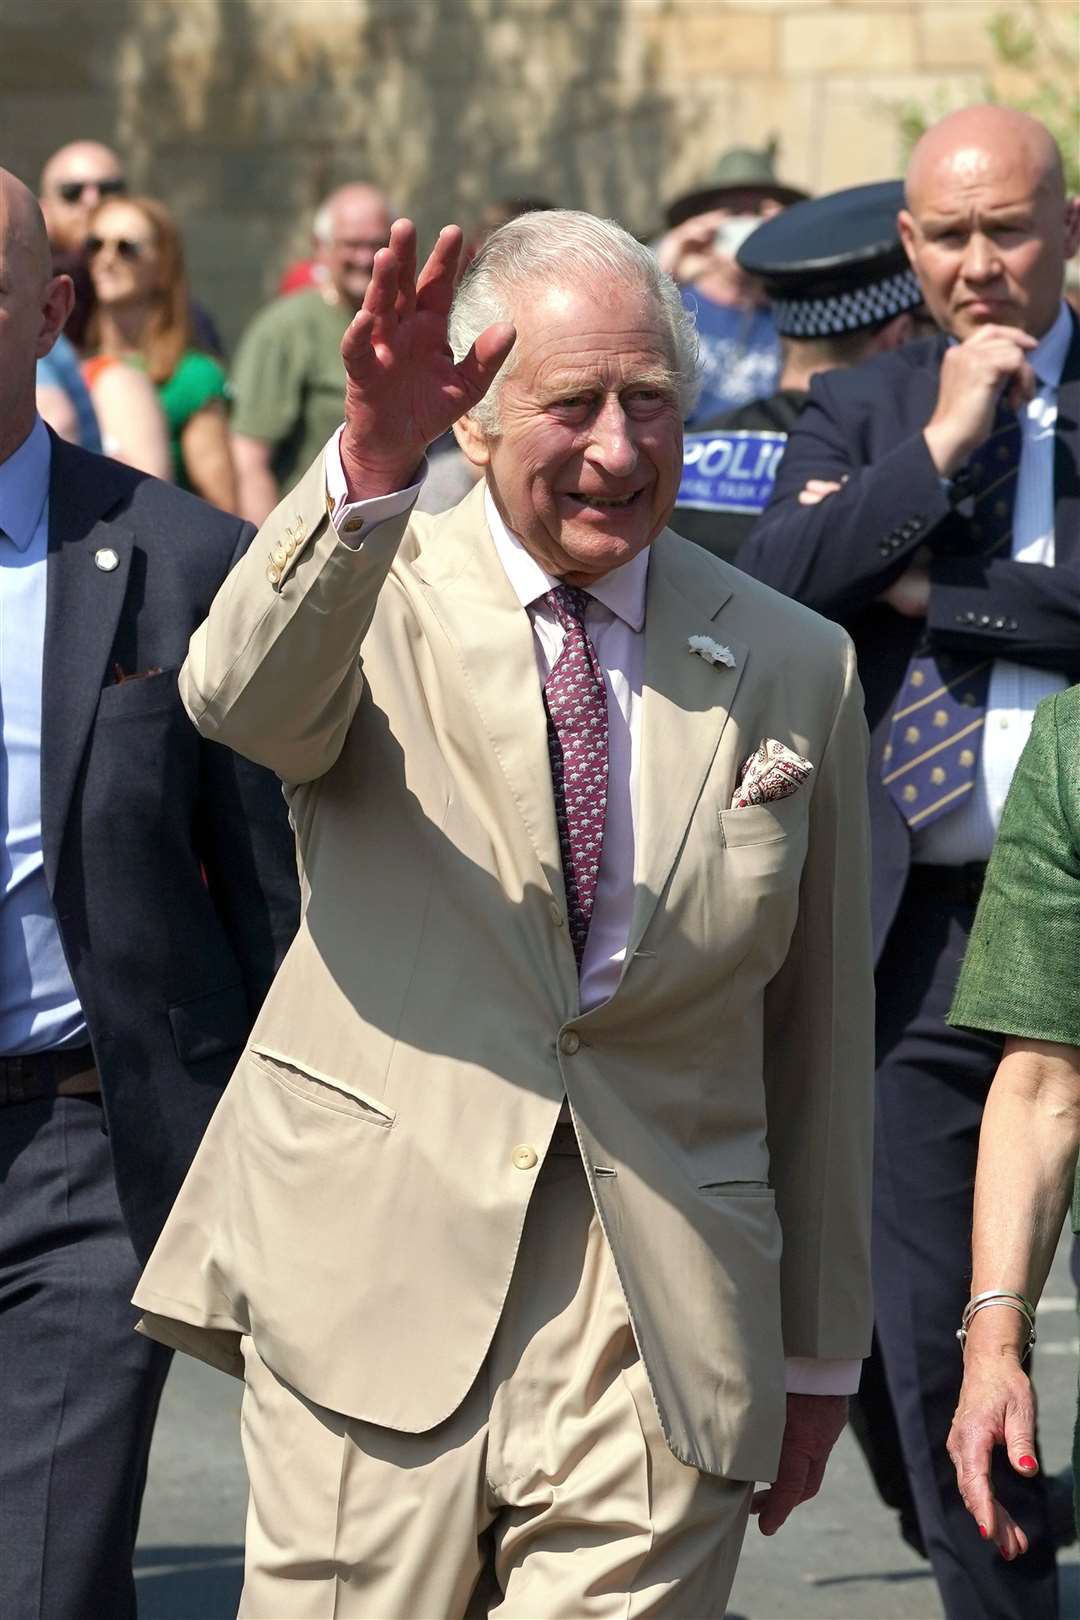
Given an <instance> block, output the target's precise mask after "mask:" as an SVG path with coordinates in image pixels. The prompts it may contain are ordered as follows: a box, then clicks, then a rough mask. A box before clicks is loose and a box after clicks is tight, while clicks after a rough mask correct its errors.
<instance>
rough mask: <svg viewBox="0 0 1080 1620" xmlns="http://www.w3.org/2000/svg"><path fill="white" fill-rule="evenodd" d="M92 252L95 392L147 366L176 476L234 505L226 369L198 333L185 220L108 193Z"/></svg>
mask: <svg viewBox="0 0 1080 1620" xmlns="http://www.w3.org/2000/svg"><path fill="white" fill-rule="evenodd" d="M86 250H87V256H88V259H89V263H90V274H91V277H92V279H93V283H94V293H95V296H96V308H95V310H94V313H93V315H92V316H91V318H90V322H89V326H88V329H87V347H88V350H89V352H90V353H91V354H93V355H94V358H93V359H91V360H89V361H87V362H86V365H85V368H84V369H85V372H86V375H87V380H88V382H89V383H90V386H91V391H92V392H96V391H97V388H98V387H99V386H100V384H101V383H102V381H103V380H104V374H105V373H107V371H108V369H109V368H110V367H111V366H114V365H116V364H117V363H118V362H127V363H128V364H129V365H133V366H136V367H138V368H140V369H142V370H143V371H145V373H146V375H147V376H148V377H149V379H150V381H151V382H152V383H153V384H154V387H155V388H156V390H157V396H158V399H159V400H160V402H161V407H162V410H163V411H164V413H165V419H166V423H167V426H168V434H169V442H170V446H171V452H172V464H173V467H172V475H173V479H174V481H175V482H176V483H177V484H179V485H180V487H181V488H182V489H190V490H194V492H195V493H196V494H198V495H202V496H203V497H204V498H205V499H206V500H208V501H212V502H213V503H214V505H215V506H220V507H223V508H224V509H225V510H226V511H234V510H235V507H236V476H235V472H234V470H233V463H232V454H231V451H230V449H229V437H228V423H227V417H226V399H227V393H228V390H227V385H226V379H225V371H224V368H223V367H222V365H221V363H220V361H218V360H217V359H215V358H214V357H213V356H212V355H209V354H205V353H203V352H202V351H201V350H200V349H198V348H197V347H196V346H195V343H194V340H193V337H192V329H191V313H190V310H191V301H190V294H189V290H188V281H187V275H186V273H185V270H184V255H183V247H182V244H181V241H180V232H179V230H178V229H177V226H176V222H175V221H174V219H173V218H172V215H171V214H170V213H169V211H168V209H167V208H166V207H165V206H164V204H162V203H160V202H158V201H157V200H156V199H154V198H152V197H113V198H109V199H108V200H107V201H106V202H103V203H102V204H101V205H100V206H99V207H98V209H97V210H96V211H95V213H94V215H93V217H92V219H91V221H90V235H89V237H88V238H87V243H86ZM106 432H107V428H106Z"/></svg>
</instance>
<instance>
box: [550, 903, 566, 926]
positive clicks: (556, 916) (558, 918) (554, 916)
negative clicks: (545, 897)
mask: <svg viewBox="0 0 1080 1620" xmlns="http://www.w3.org/2000/svg"><path fill="white" fill-rule="evenodd" d="M550 909H551V920H552V922H553V923H554V924H555V926H556V928H561V927H562V926H563V922H564V919H563V914H562V911H561V910H560V908H559V902H558V901H557V900H553V901H552V902H551V908H550Z"/></svg>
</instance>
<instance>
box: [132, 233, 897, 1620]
mask: <svg viewBox="0 0 1080 1620" xmlns="http://www.w3.org/2000/svg"><path fill="white" fill-rule="evenodd" d="M460 242H461V238H460V233H459V232H458V231H457V230H456V228H448V229H446V230H444V231H443V232H442V234H441V236H440V238H439V240H438V243H437V244H436V246H435V248H434V250H433V252H432V254H431V256H430V258H429V259H428V261H427V263H426V265H425V266H424V268H423V271H422V272H421V274H420V276H419V278H417V277H416V274H415V234H414V232H413V229H412V226H411V225H410V224H409V223H408V222H407V221H399V222H398V223H397V224H396V225H395V226H394V229H393V233H392V238H391V243H390V246H389V247H388V248H387V249H385V250H383V251H382V252H380V253H379V254H378V256H377V258H376V261H375V268H374V274H373V277H372V282H371V286H370V287H369V289H368V293H367V295H366V297H365V300H364V305H363V308H362V309H361V310H360V312H359V313H358V315H357V317H356V319H355V320H354V321H353V323H352V325H351V327H350V329H349V332H348V334H347V336H346V338H345V341H344V344H343V354H344V358H345V364H346V369H347V372H348V379H349V380H348V390H347V398H346V413H345V416H346V419H345V426H344V428H343V429H342V431H341V433H340V435H339V436H338V437H337V438H336V439H335V441H333V442H332V443H331V445H330V446H328V448H327V451H326V453H325V456H324V457H323V458H320V459H319V461H318V462H317V463H316V464H315V465H314V466H313V467H312V469H311V471H310V472H309V473H308V474H307V476H306V478H305V479H304V480H303V481H302V482H301V484H300V485H299V486H298V488H297V489H296V491H295V492H294V493H293V495H292V496H290V497H289V499H288V500H287V501H286V502H285V503H284V504H283V505H282V506H280V507H279V508H278V509H277V511H276V513H275V514H274V515H273V516H272V518H271V519H270V520H269V521H268V523H267V525H266V527H265V529H264V530H263V532H262V535H261V537H260V539H259V540H258V541H257V542H256V543H255V544H254V545H253V548H252V551H251V553H250V554H249V556H248V558H247V559H246V560H245V561H244V562H242V563H241V564H240V566H239V567H238V568H237V569H236V570H235V572H234V573H233V575H232V576H231V577H230V579H229V581H228V583H227V585H226V586H225V587H224V589H223V590H222V591H221V593H220V594H219V596H218V598H217V600H216V602H215V603H214V606H213V608H212V610H211V614H210V617H209V619H208V621H207V623H206V624H205V625H204V626H203V628H202V629H201V630H200V631H199V632H198V633H197V635H196V636H195V638H194V640H193V642H192V646H191V652H190V656H189V659H188V662H187V665H186V667H185V673H184V676H183V681H182V685H183V691H184V694H185V700H186V702H187V704H188V707H189V710H190V712H191V714H192V717H193V718H194V720H195V723H196V724H197V726H198V727H199V728H200V730H201V731H203V732H204V733H205V734H206V735H209V736H213V737H214V738H216V739H218V740H220V741H223V742H226V743H228V744H230V745H231V746H232V747H234V748H236V749H238V750H239V751H240V752H242V753H244V754H246V755H248V756H249V757H251V758H253V759H257V760H260V761H262V762H264V763H266V764H268V765H270V766H272V767H273V769H274V770H276V771H277V772H278V773H279V775H280V776H281V777H282V778H283V780H284V781H285V783H286V787H287V791H288V794H289V798H290V802H291V808H292V817H293V822H294V825H295V828H296V835H297V842H298V849H299V859H300V863H301V871H302V878H303V891H304V896H305V911H304V917H303V921H302V925H301V931H300V935H299V937H298V939H297V942H296V945H295V947H294V948H293V950H292V952H291V954H290V956H289V958H288V959H287V961H286V963H285V965H284V967H283V968H282V970H281V973H280V975H279V977H278V979H277V981H276V983H275V985H274V987H273V988H272V990H271V992H270V996H269V998H268V1000H267V1002H266V1004H265V1007H264V1009H263V1012H262V1015H261V1017H260V1019H259V1022H258V1025H257V1027H256V1029H255V1031H254V1032H253V1035H252V1038H251V1041H250V1043H249V1046H248V1049H247V1051H246V1053H245V1056H244V1058H243V1059H242V1061H241V1063H240V1065H239V1067H238V1069H237V1070H236V1073H235V1074H234V1076H233V1079H232V1082H231V1084H230V1086H229V1089H228V1092H227V1094H226V1096H225V1098H224V1100H223V1102H222V1104H221V1106H220V1107H219V1109H218V1111H217V1114H216V1116H215V1119H214V1122H213V1124H212V1126H211V1130H210V1133H209V1135H208V1136H207V1138H206V1142H205V1145H204V1147H203V1149H202V1151H201V1153H200V1155H199V1158H198V1160H197V1162H196V1164H195V1166H194V1168H193V1170H192V1173H191V1175H190V1177H189V1179H188V1182H187V1184H186V1186H185V1188H184V1190H183V1192H182V1193H181V1196H180V1199H179V1202H178V1203H177V1205H176V1207H175V1209H174V1211H173V1214H172V1217H171V1220H170V1222H169V1225H168V1228H167V1230H166V1232H165V1234H164V1236H163V1238H162V1240H161V1242H160V1244H159V1246H158V1248H157V1250H156V1251H155V1254H154V1256H153V1257H152V1259H151V1262H150V1265H149V1267H148V1269H147V1271H146V1273H145V1275H144V1278H143V1281H142V1284H141V1285H140V1289H139V1293H138V1304H139V1305H140V1306H141V1307H142V1308H143V1310H144V1311H145V1313H146V1316H145V1322H144V1325H145V1328H146V1330H147V1331H149V1332H150V1333H152V1334H153V1335H155V1336H157V1337H160V1338H163V1339H164V1340H165V1341H166V1342H168V1343H172V1344H175V1345H179V1346H181V1347H183V1348H185V1349H188V1350H191V1351H193V1352H194V1353H195V1354H197V1355H201V1356H203V1357H204V1358H205V1359H207V1360H209V1361H212V1362H215V1363H216V1364H218V1365H220V1366H222V1367H224V1368H226V1369H228V1370H230V1371H233V1372H237V1373H240V1374H242V1376H243V1377H244V1378H245V1380H246V1386H247V1387H246V1393H245V1408H244V1425H243V1427H244V1443H245V1448H246V1457H247V1463H248V1469H249V1473H250V1477H251V1489H252V1504H251V1514H250V1518H249V1540H248V1552H247V1570H246V1583H245V1590H244V1598H243V1603H242V1611H241V1612H242V1613H243V1614H244V1615H247V1616H259V1617H269V1616H274V1615H282V1614H289V1615H292V1616H301V1615H304V1616H307V1615H311V1616H314V1615H327V1614H329V1613H331V1612H333V1613H334V1614H336V1615H338V1616H357V1617H359V1616H366V1617H369V1620H375V1617H378V1620H391V1617H400V1620H415V1617H416V1616H418V1615H429V1616H434V1615H438V1616H445V1617H456V1616H464V1615H465V1614H467V1613H468V1614H471V1615H476V1614H481V1613H482V1614H498V1615H501V1616H511V1615H522V1614H528V1615H529V1616H531V1617H534V1620H545V1617H549V1616H550V1617H554V1616H556V1615H560V1616H569V1615H572V1616H575V1617H576V1620H580V1617H583V1616H588V1617H594V1616H595V1617H608V1616H612V1617H613V1616H616V1615H619V1616H628V1615H634V1616H645V1615H649V1616H655V1615H671V1616H674V1615H680V1616H685V1615H687V1614H694V1615H699V1616H706V1615H715V1616H720V1615H722V1614H723V1612H724V1608H725V1602H726V1597H727V1594H728V1592H729V1590H730V1586H731V1581H732V1577H733V1573H734V1568H735V1563H736V1559H737V1556H738V1551H739V1547H740V1544H741V1541H742V1537H743V1533H744V1530H745V1525H746V1516H747V1512H748V1510H749V1509H750V1508H751V1506H752V1505H753V1506H754V1507H755V1508H756V1510H757V1511H758V1512H759V1515H760V1521H759V1522H760V1524H761V1528H762V1529H763V1530H764V1531H766V1532H767V1533H771V1532H772V1531H774V1530H776V1529H777V1528H778V1527H779V1525H780V1524H781V1523H782V1522H783V1520H784V1518H785V1517H786V1516H787V1514H788V1512H790V1510H791V1509H792V1507H794V1506H795V1505H796V1504H797V1503H798V1502H800V1501H802V1500H803V1499H805V1498H806V1497H808V1496H811V1495H813V1493H814V1492H815V1490H816V1489H817V1487H818V1484H819V1483H820V1480H821V1476H822V1473H823V1471H824V1467H825V1463H826V1459H827V1457H828V1453H829V1450H830V1448H831V1446H832V1444H833V1442H834V1440H835V1438H836V1435H837V1433H838V1432H839V1430H840V1428H841V1426H842V1424H843V1420H844V1414H845V1406H846V1401H845V1395H846V1392H847V1391H849V1390H851V1389H853V1388H854V1387H855V1383H856V1381H857V1375H858V1360H859V1358H860V1357H861V1356H862V1355H863V1354H864V1353H865V1351H866V1349H867V1344H868V1338H869V1318H870V1300H869V1287H868V1270H867V1175H868V1169H867V1164H868V1149H869V1110H870V1102H869V1096H870V1072H871V1064H872V1052H871V1041H870V997H871V986H870V977H869V950H868V920H867V885H866V855H865V852H866V826H865V793H864V788H863V780H862V773H863V770H864V763H865V746H864V745H865V736H864V725H863V720H862V707H861V696H860V692H859V687H858V683H857V681H856V678H855V675H854V670H853V662H852V651H851V647H850V644H849V642H848V640H847V638H846V636H845V635H844V634H843V632H842V631H839V630H837V629H836V628H834V627H832V626H830V625H828V624H826V623H824V622H823V621H822V620H821V619H819V618H817V617H815V616H814V615H813V614H811V613H809V612H807V611H806V610H805V609H803V608H801V607H798V606H796V605H795V604H793V603H791V602H788V601H785V600H784V599H782V598H781V597H779V596H777V595H775V594H773V592H771V591H770V590H768V589H767V588H764V587H762V586H760V585H758V584H755V583H754V582H752V581H750V580H747V579H744V578H743V577H742V576H741V575H739V574H737V573H735V572H734V571H733V570H732V569H730V568H729V567H727V566H726V565H724V564H723V563H720V562H718V561H716V560H715V559H714V558H712V557H710V556H708V555H707V554H705V553H704V552H701V551H699V550H698V549H697V548H696V547H694V546H692V545H691V544H690V543H688V542H684V541H683V540H681V539H679V538H678V537H677V536H675V535H673V534H672V533H670V532H669V531H667V530H665V528H664V525H665V523H666V521H667V518H668V514H669V513H670V511H671V508H672V504H673V502H674V499H675V493H676V490H677V487H678V482H679V472H680V464H681V432H680V422H681V420H682V417H683V415H684V413H685V409H686V406H687V403H688V399H689V397H690V396H691V393H692V389H693V381H694V355H693V337H692V333H691V332H689V331H688V329H687V327H686V326H685V324H684V317H683V315H682V313H681V309H680V305H679V300H678V295H677V292H676V291H675V289H674V287H673V285H672V284H671V283H670V282H669V281H668V280H667V279H666V278H665V277H664V276H663V275H662V274H661V273H660V272H659V271H658V270H657V268H656V266H655V263H654V262H653V260H652V259H651V257H650V256H649V254H648V253H647V252H646V251H645V250H644V249H643V248H641V247H640V246H639V244H637V243H636V242H635V241H634V240H633V239H632V238H631V237H630V236H629V235H627V234H626V233H625V232H624V231H622V230H621V229H619V228H618V227H617V226H615V225H612V224H610V223H605V222H603V221H599V220H596V219H592V218H590V217H588V216H586V215H583V214H574V213H567V212H549V213H544V214H535V215H531V216H525V217H523V218H521V219H517V220H514V221H513V222H512V223H510V224H509V225H507V226H504V227H503V229H502V230H500V231H499V232H497V233H496V234H495V235H494V236H493V237H492V238H491V239H490V241H489V242H488V244H487V245H486V247H485V248H484V250H483V251H482V253H481V254H480V255H479V257H478V258H477V259H476V261H475V262H474V264H473V265H472V266H471V268H470V270H469V272H468V274H467V275H466V277H465V278H464V280H463V281H462V284H461V286H460V288H459V290H458V292H457V295H456V298H455V297H453V286H454V280H455V274H456V270H457V265H458V260H459V255H460ZM452 302H453V308H452V309H451V303H452ZM448 318H449V338H448ZM455 355H456V356H457V359H455V358H454V356H455ZM500 368H501V369H500ZM497 374H498V375H497ZM493 380H494V387H492V386H491V385H492V383H493ZM489 390H490V391H489ZM485 394H486V397H485ZM451 423H454V424H456V426H455V431H456V432H457V434H458V437H459V440H460V442H461V444H462V447H463V449H464V450H465V453H466V454H467V455H468V456H469V457H470V458H471V459H472V460H473V461H474V462H475V463H476V464H478V465H479V466H481V467H482V468H483V470H484V479H483V481H482V483H481V484H480V485H479V486H478V487H477V488H476V489H475V490H474V491H473V492H472V493H471V494H470V495H469V496H468V497H466V499H465V500H464V501H463V502H462V504H461V505H460V506H459V507H457V508H456V509H455V510H454V511H452V512H450V513H447V514H444V515H442V516H440V517H435V518H432V517H421V516H419V515H414V516H410V511H411V507H412V504H413V501H414V498H415V494H416V489H417V483H418V480H419V478H420V476H421V474H422V471H423V467H424V452H425V449H426V446H427V445H428V444H429V443H430V442H431V441H432V440H434V439H435V438H436V437H438V435H439V434H440V433H442V432H444V431H445V430H446V428H447V427H448V426H449V425H450V424H451ZM785 1361H786V1366H785ZM785 1382H786V1389H787V1394H786V1399H785ZM755 1480H766V1481H775V1483H774V1484H772V1486H771V1488H770V1489H767V1490H764V1491H762V1492H761V1493H760V1494H759V1495H758V1496H757V1497H756V1498H755V1499H754V1501H753V1504H752V1501H751V1498H752V1492H753V1482H754V1481H755Z"/></svg>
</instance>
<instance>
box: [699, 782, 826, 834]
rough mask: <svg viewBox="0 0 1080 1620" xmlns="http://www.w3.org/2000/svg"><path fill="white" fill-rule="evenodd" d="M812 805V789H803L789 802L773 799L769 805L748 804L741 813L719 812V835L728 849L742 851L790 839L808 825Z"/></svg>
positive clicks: (791, 796) (733, 811)
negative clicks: (792, 833)
mask: <svg viewBox="0 0 1080 1620" xmlns="http://www.w3.org/2000/svg"><path fill="white" fill-rule="evenodd" d="M809 803H810V792H809V787H808V785H807V786H803V787H801V788H799V789H798V791H797V792H795V793H789V794H788V796H787V798H786V799H771V800H770V801H769V802H768V803H767V804H748V805H745V806H744V807H743V809H741V810H720V811H718V812H717V813H718V816H719V821H720V835H721V837H722V838H723V840H724V843H725V844H726V845H727V847H728V849H739V848H741V847H742V846H743V845H744V844H768V843H771V842H772V841H773V840H774V839H776V838H787V837H788V836H789V835H790V834H791V832H792V831H793V830H794V829H795V828H796V827H798V826H800V825H805V822H806V816H807V807H808V805H809Z"/></svg>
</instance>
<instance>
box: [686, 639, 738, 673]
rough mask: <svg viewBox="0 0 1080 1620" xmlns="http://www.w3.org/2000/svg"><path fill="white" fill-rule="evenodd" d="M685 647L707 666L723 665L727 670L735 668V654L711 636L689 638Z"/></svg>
mask: <svg viewBox="0 0 1080 1620" xmlns="http://www.w3.org/2000/svg"><path fill="white" fill-rule="evenodd" d="M686 644H687V646H688V647H689V649H690V651H691V652H692V653H697V655H698V657H699V658H704V660H705V662H706V663H707V664H724V665H725V666H726V667H727V668H728V669H734V668H735V654H734V653H733V652H732V650H731V648H730V647H724V646H722V645H721V643H720V642H719V641H714V640H713V638H712V636H689V637H688V638H687V643H686Z"/></svg>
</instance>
